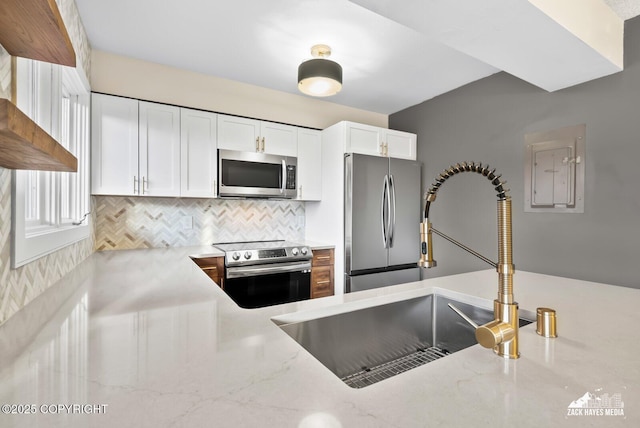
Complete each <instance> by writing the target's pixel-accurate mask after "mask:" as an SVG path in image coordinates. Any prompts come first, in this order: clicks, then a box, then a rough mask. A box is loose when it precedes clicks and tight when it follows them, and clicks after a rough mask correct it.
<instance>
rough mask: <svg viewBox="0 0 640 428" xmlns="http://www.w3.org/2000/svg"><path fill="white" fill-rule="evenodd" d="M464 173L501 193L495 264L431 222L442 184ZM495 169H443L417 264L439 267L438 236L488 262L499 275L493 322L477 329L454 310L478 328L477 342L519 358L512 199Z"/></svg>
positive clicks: (429, 197)
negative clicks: (435, 254) (476, 176)
mask: <svg viewBox="0 0 640 428" xmlns="http://www.w3.org/2000/svg"><path fill="white" fill-rule="evenodd" d="M461 172H476V173H478V174H481V175H483V176H484V177H486V178H487V179H488V180H489V181H491V184H493V185H494V186H495V190H496V191H497V192H498V195H497V196H498V262H497V263H495V262H493V261H491V260H490V259H488V258H486V257H484V256H483V255H481V254H479V253H477V252H476V251H474V250H472V249H471V248H469V247H467V246H465V245H463V244H461V243H460V242H458V241H456V240H455V239H453V238H451V237H449V236H447V235H445V234H444V233H442V232H440V231H438V230H437V229H435V228H434V227H433V226H432V225H431V222H430V221H429V207H430V205H431V203H432V202H433V201H435V200H436V193H437V192H438V189H439V188H440V186H442V183H444V182H445V181H446V180H447V179H448V178H450V177H453V176H454V175H456V174H459V173H461ZM495 172H496V170H495V169H493V170H489V165H487V166H484V167H483V166H482V163H479V164H476V163H475V162H471V163H468V162H463V163H462V164H455V165H453V166H451V167H450V168H449V169H446V170H444V171H443V172H442V173H441V174H440V175H439V176H438V177H437V178H436V182H435V183H434V184H432V185H431V187H430V188H429V190H428V191H427V193H426V194H425V208H424V219H423V221H422V223H420V240H421V243H422V244H421V245H422V248H421V254H420V261H419V262H418V265H419V266H421V267H423V268H432V267H435V266H437V263H436V261H435V260H434V259H433V243H432V236H433V233H435V234H436V235H438V236H441V237H442V238H444V239H446V240H447V241H449V242H451V243H453V244H455V245H457V246H458V247H460V248H462V249H463V250H465V251H467V252H469V253H471V254H473V255H474V256H476V257H478V258H480V259H481V260H483V261H485V262H487V263H489V264H490V265H492V266H493V267H495V268H496V271H497V272H498V298H497V299H496V300H494V301H493V314H494V315H493V317H494V319H493V321H491V322H489V323H487V324H484V325H481V326H478V325H477V324H475V323H474V322H473V321H471V320H470V319H469V318H468V317H466V316H465V315H464V314H462V313H461V312H460V311H459V310H457V309H456V308H453V309H454V310H455V311H456V312H457V313H458V314H459V315H460V316H462V317H463V318H464V319H465V320H466V321H467V322H469V323H470V324H471V325H472V326H473V327H474V328H475V329H476V340H477V341H478V343H480V345H482V346H484V347H485V348H493V351H494V352H495V353H496V354H498V355H499V356H501V357H504V358H514V359H515V358H518V357H520V352H518V326H519V324H518V304H517V303H516V302H514V299H513V273H514V271H515V267H514V265H513V259H512V241H511V197H510V196H508V195H507V192H508V189H505V188H504V184H505V183H506V181H501V180H500V177H501V175H496V173H495Z"/></svg>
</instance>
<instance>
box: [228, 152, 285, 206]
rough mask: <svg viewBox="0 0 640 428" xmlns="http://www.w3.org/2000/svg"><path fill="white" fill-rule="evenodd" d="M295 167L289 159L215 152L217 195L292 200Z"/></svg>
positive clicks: (258, 154)
mask: <svg viewBox="0 0 640 428" xmlns="http://www.w3.org/2000/svg"><path fill="white" fill-rule="evenodd" d="M297 163H298V160H297V158H295V157H291V156H278V155H269V154H265V153H253V152H239V151H235V150H223V149H220V150H218V195H219V196H221V197H225V196H231V197H245V198H247V197H254V198H278V199H279V198H282V199H293V198H295V197H296V196H297V184H296V183H297V176H298V173H297Z"/></svg>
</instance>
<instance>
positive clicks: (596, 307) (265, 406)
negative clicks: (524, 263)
mask: <svg viewBox="0 0 640 428" xmlns="http://www.w3.org/2000/svg"><path fill="white" fill-rule="evenodd" d="M195 254H211V249H210V247H187V248H170V249H153V250H126V251H110V252H100V253H95V254H93V255H92V256H90V257H89V258H88V259H87V260H86V261H84V262H82V263H81V264H80V265H78V267H77V268H76V269H75V270H74V271H72V272H71V273H70V274H69V275H67V276H66V277H64V278H63V279H62V280H60V281H59V282H58V283H57V284H55V285H54V286H52V287H51V288H49V289H48V290H47V291H46V292H45V293H43V294H42V295H41V296H39V297H38V298H36V299H35V300H34V301H33V302H32V303H30V304H29V305H28V306H27V307H26V308H25V309H23V310H21V311H19V312H18V313H17V314H16V315H15V316H14V317H12V318H11V319H10V320H9V321H8V322H6V323H5V324H4V325H3V326H0V404H9V405H14V406H13V407H11V406H10V411H11V410H13V411H15V412H18V411H22V412H24V411H33V410H35V414H10V413H9V414H6V413H0V427H3V428H5V427H89V426H90V427H205V426H206V427H210V426H215V427H300V428H310V427H344V428H346V427H420V426H425V427H439V426H441V427H482V426H487V427H489V426H491V427H504V426H518V427H529V426H531V427H534V426H535V427H563V426H571V427H590V426H599V427H616V426H625V427H637V426H640V391H639V388H640V360H639V358H638V355H639V351H640V341H639V340H638V339H639V338H640V334H638V332H637V328H638V326H640V311H639V309H640V290H635V289H629V288H623V287H614V286H607V285H603V284H596V283H590V282H585V281H578V280H572V279H566V278H559V277H553V276H546V275H540V274H533V273H527V272H516V274H515V277H514V294H515V297H516V300H517V301H518V302H519V304H520V308H521V310H524V311H531V312H534V313H535V309H536V307H539V306H547V307H551V308H554V309H556V310H557V313H558V334H559V337H558V338H557V339H545V338H542V337H540V336H538V335H537V334H536V333H535V324H531V325H529V326H526V327H523V328H521V329H520V352H521V354H522V356H521V358H520V359H518V360H505V359H502V358H499V357H497V356H495V355H494V354H493V353H492V352H491V351H490V350H487V349H484V348H482V347H480V346H479V345H475V346H472V347H470V348H467V349H465V350H463V351H460V352H458V353H455V354H453V355H450V356H448V357H446V358H443V359H440V360H438V361H435V362H433V363H430V364H427V365H424V366H422V367H419V368H416V369H413V370H410V371H407V372H405V373H402V374H400V375H398V376H395V377H393V378H390V379H387V380H385V381H382V382H379V383H377V384H374V385H372V386H369V387H366V388H364V389H352V388H349V387H348V386H346V385H345V384H344V383H343V382H341V381H340V380H339V379H338V378H337V377H335V376H334V375H333V373H331V372H330V371H329V370H328V369H326V368H325V367H324V366H323V365H322V364H321V363H319V362H318V361H317V360H315V359H314V358H313V357H312V356H311V355H310V354H309V353H307V352H306V351H305V350H304V349H303V348H302V347H301V346H300V345H298V344H297V343H296V342H295V341H293V340H292V339H291V338H290V337H289V336H287V335H286V334H285V333H284V332H283V331H281V330H280V328H278V327H277V326H276V325H275V324H274V322H273V321H272V318H273V317H278V318H279V319H281V320H296V319H306V318H310V317H317V316H321V315H323V314H325V315H326V314H329V313H335V312H342V311H345V310H351V309H354V308H357V307H363V306H369V305H374V304H380V303H384V302H388V301H394V300H399V299H404V298H408V297H412V296H416V295H423V294H428V293H431V292H433V291H441V292H443V293H448V294H452V295H456V294H459V293H462V294H465V295H470V296H473V297H467V299H468V300H473V301H474V302H476V303H481V304H483V305H485V306H489V305H490V304H491V300H492V299H493V298H494V297H495V295H496V292H497V274H496V273H495V272H494V271H491V270H487V271H479V272H473V273H467V274H461V275H453V276H447V277H441V278H434V279H428V280H424V281H421V282H416V283H410V284H403V285H398V286H393V287H386V288H383V289H376V290H367V291H363V292H360V293H353V294H349V295H345V296H333V297H328V298H324V299H316V300H309V301H304V302H296V303H290V304H286V305H279V306H272V307H268V308H262V309H251V310H247V309H240V308H239V307H237V306H236V305H235V303H233V302H232V301H231V299H229V298H228V297H227V296H226V295H225V294H224V292H222V291H221V290H220V289H219V288H218V287H217V286H215V285H214V284H213V283H212V282H211V280H210V279H209V278H208V277H207V276H206V275H205V274H204V273H203V272H202V271H201V270H200V269H199V268H198V267H197V266H196V265H195V263H193V262H192V261H191V260H190V259H189V257H188V256H190V255H195ZM587 392H590V393H593V394H594V395H596V396H599V395H601V394H604V393H608V394H609V395H610V396H612V395H614V394H620V396H621V399H622V401H623V402H624V416H604V415H603V416H589V415H583V416H568V415H567V407H568V406H569V404H570V403H571V402H573V401H575V400H577V399H579V398H581V397H583V396H584V395H585V394H586V393H587ZM74 404H75V405H78V406H76V408H75V410H74V408H70V409H71V410H67V409H68V408H65V407H64V405H66V406H69V405H74ZM20 405H21V406H22V407H20V410H19V409H18V407H19V406H20ZM25 405H26V407H25ZM85 405H90V406H95V407H88V406H85ZM2 409H3V412H4V411H5V409H6V407H3V408H2ZM89 410H91V411H94V410H100V411H101V413H94V414H87V413H86V412H88V411H89ZM74 412H75V413H74ZM78 412H80V413H78ZM82 412H85V413H82ZM51 413H54V414H51Z"/></svg>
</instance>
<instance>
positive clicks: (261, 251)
mask: <svg viewBox="0 0 640 428" xmlns="http://www.w3.org/2000/svg"><path fill="white" fill-rule="evenodd" d="M213 246H214V247H215V248H217V249H219V250H221V251H224V253H225V279H224V291H225V292H226V293H227V294H228V295H229V296H230V297H231V298H232V299H233V300H234V301H235V302H236V303H237V304H238V306H240V307H243V308H260V307H263V306H271V305H277V304H281V303H288V302H295V301H298V300H305V299H309V298H310V297H311V259H312V257H313V254H312V251H311V249H310V248H309V247H307V246H305V245H300V244H297V243H294V242H289V241H284V240H281V241H253V242H228V243H220V244H213Z"/></svg>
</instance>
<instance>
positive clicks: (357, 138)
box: [344, 122, 385, 156]
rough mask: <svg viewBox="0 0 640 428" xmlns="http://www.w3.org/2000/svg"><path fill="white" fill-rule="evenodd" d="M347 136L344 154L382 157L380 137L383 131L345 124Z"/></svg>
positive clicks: (372, 127) (371, 127)
mask: <svg viewBox="0 0 640 428" xmlns="http://www.w3.org/2000/svg"><path fill="white" fill-rule="evenodd" d="M346 131H347V136H346V140H345V148H344V151H345V153H361V154H364V155H372V156H382V155H383V154H384V151H383V148H382V136H383V132H384V131H385V130H384V129H383V128H378V127H376V126H370V125H363V124H360V123H353V122H346Z"/></svg>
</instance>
